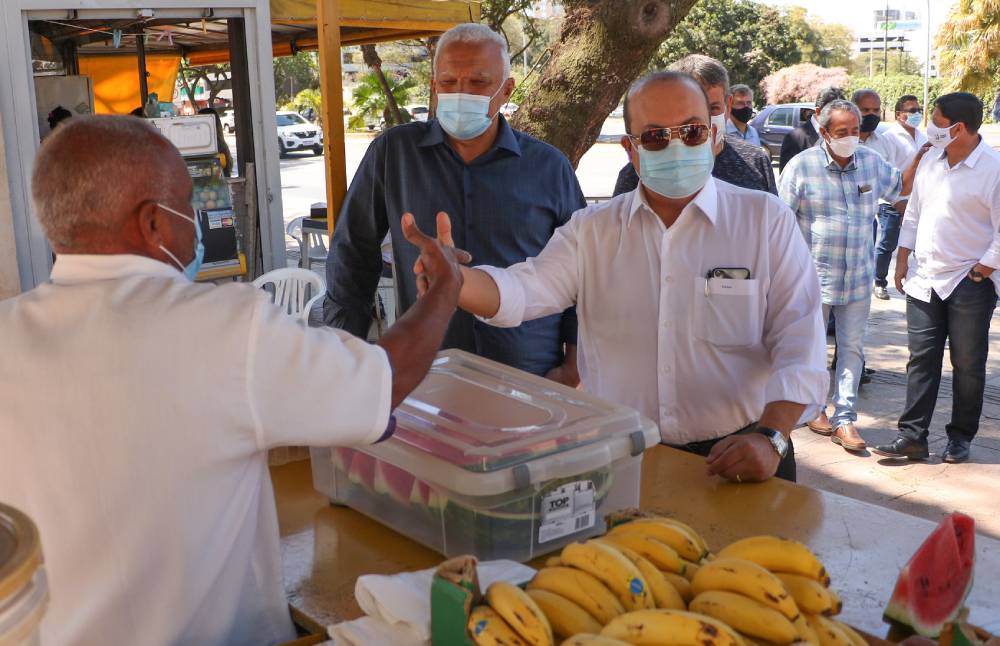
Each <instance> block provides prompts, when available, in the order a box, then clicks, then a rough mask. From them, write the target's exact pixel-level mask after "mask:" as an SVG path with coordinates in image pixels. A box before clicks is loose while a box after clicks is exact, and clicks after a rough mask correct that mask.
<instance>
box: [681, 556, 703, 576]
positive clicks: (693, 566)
mask: <svg viewBox="0 0 1000 646" xmlns="http://www.w3.org/2000/svg"><path fill="white" fill-rule="evenodd" d="M681 563H682V564H683V565H684V572H682V574H683V575H684V576H685V577H686V578H687V580H688V581H694V575H695V574H698V570H700V569H701V564H700V563H692V562H691V561H688V560H687V559H681Z"/></svg>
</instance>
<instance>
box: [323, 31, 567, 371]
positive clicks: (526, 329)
mask: <svg viewBox="0 0 1000 646" xmlns="http://www.w3.org/2000/svg"><path fill="white" fill-rule="evenodd" d="M433 64H434V78H433V80H432V82H431V87H432V90H433V96H434V101H435V106H434V107H435V118H434V119H431V120H429V121H427V122H419V121H415V122H412V123H408V124H405V125H402V126H397V127H395V128H392V129H390V130H388V131H386V132H385V133H383V134H382V136H380V137H379V138H377V139H376V140H375V141H373V142H372V144H371V145H370V146H369V147H368V152H367V153H366V154H365V158H364V159H363V160H362V162H361V166H360V167H359V168H358V171H357V174H355V176H354V180H353V181H352V182H351V187H350V190H348V192H347V198H346V199H345V201H344V205H343V207H342V208H341V210H340V218H339V220H338V221H337V228H336V231H335V232H334V235H333V241H332V244H331V246H330V256H329V260H328V261H327V264H326V271H327V285H328V292H327V299H326V302H325V304H324V316H325V320H326V323H327V324H328V325H332V326H334V327H339V328H342V329H344V330H347V331H348V332H351V333H353V334H357V335H359V336H363V335H365V334H366V333H367V331H368V327H369V325H370V323H371V318H372V301H373V298H374V295H375V289H376V286H377V284H378V281H379V277H380V276H381V273H382V253H381V243H382V241H383V239H384V238H385V236H386V232H389V234H390V236H391V238H392V248H393V257H394V258H393V260H394V262H393V265H394V267H395V274H396V294H397V296H398V299H399V307H400V309H401V310H403V311H406V310H407V309H409V308H410V307H412V306H413V303H414V302H416V299H417V282H416V276H415V275H414V273H413V263H414V261H415V260H416V254H415V253H413V250H412V249H411V248H409V246H408V245H406V244H404V243H403V232H402V228H401V226H400V222H401V220H400V218H401V216H402V215H403V213H406V212H410V213H413V215H414V217H416V219H417V222H418V223H419V224H420V227H421V228H422V229H424V230H425V231H427V230H432V229H433V228H434V225H435V216H436V214H437V213H439V212H441V211H444V212H447V213H448V214H449V215H450V216H451V223H452V235H453V236H454V238H455V243H456V244H457V245H458V246H459V247H460V248H463V249H466V250H468V251H469V252H470V253H471V254H472V256H473V257H474V258H475V259H476V261H477V262H483V263H487V264H490V265H496V266H500V267H507V266H509V265H512V264H515V263H518V262H521V261H523V260H524V259H525V258H528V257H530V256H534V255H536V254H537V253H538V252H540V251H541V250H542V248H543V247H544V246H545V243H546V242H548V240H549V238H551V237H552V234H553V233H554V232H555V230H556V229H557V228H559V227H560V226H562V225H563V224H566V222H568V221H569V218H570V216H571V215H572V214H573V212H574V211H576V210H577V209H579V208H582V207H583V206H584V205H585V201H584V199H583V192H582V191H581V190H580V185H579V183H578V182H577V179H576V173H575V172H574V170H573V167H572V165H570V163H569V160H567V159H566V157H565V156H564V155H563V154H562V153H561V152H559V151H558V150H556V149H555V148H553V147H552V146H550V145H548V144H546V143H543V142H541V141H539V140H537V139H535V138H534V137H531V136H529V135H527V134H525V133H523V132H518V131H517V130H514V129H513V128H511V127H510V125H509V124H508V123H507V121H506V119H504V117H503V116H502V115H501V114H500V108H501V106H503V105H504V104H505V103H506V102H507V101H508V100H509V99H510V95H511V92H513V91H514V79H512V78H511V77H510V58H509V56H508V53H507V44H506V42H505V41H504V39H503V37H502V36H500V35H499V34H497V33H496V32H495V31H493V30H491V29H490V28H489V27H487V26H485V25H480V24H472V23H469V24H463V25H459V26H457V27H454V28H453V29H450V30H449V31H447V32H445V33H444V35H443V36H441V39H440V40H439V41H438V44H437V50H436V52H435V55H434V63H433ZM444 347H446V348H460V349H462V350H466V351H468V352H473V353H475V354H478V355H480V356H483V357H486V358H488V359H493V360H495V361H499V362H501V363H505V364H507V365H509V366H513V367H514V368H519V369H521V370H526V371H528V372H531V373H534V374H536V375H539V376H547V377H549V378H550V379H554V380H556V381H559V382H562V383H565V384H568V385H571V386H576V385H577V384H578V383H579V375H578V374H577V369H576V313H575V310H574V309H572V308H570V309H568V310H566V311H565V312H560V313H556V314H553V315H551V316H548V317H545V318H544V319H541V320H537V321H532V322H530V323H526V324H524V325H521V326H519V327H517V328H513V329H507V330H500V329H496V328H491V327H490V326H488V325H485V324H483V323H480V322H478V321H476V320H475V318H474V317H472V316H471V315H469V314H467V313H465V312H458V313H456V314H455V317H454V318H453V320H452V322H451V326H450V327H449V329H448V334H447V336H446V337H445V340H444Z"/></svg>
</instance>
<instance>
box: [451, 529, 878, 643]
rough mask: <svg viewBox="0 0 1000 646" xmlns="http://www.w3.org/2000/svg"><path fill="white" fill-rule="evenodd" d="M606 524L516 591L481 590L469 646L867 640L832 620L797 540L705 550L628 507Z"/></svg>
mask: <svg viewBox="0 0 1000 646" xmlns="http://www.w3.org/2000/svg"><path fill="white" fill-rule="evenodd" d="M608 524H609V525H610V529H609V531H608V532H607V533H606V534H604V535H603V536H600V537H596V538H592V539H590V540H587V541H584V542H577V543H570V544H569V545H566V546H565V547H564V548H563V549H562V552H561V553H560V554H559V556H558V557H551V558H549V559H547V560H546V563H545V566H544V567H543V568H541V569H540V570H539V571H538V572H537V574H536V575H535V577H534V578H533V579H532V580H531V581H530V582H528V583H527V585H526V590H524V591H522V590H521V589H520V588H517V587H515V586H512V585H509V584H494V585H492V586H490V589H489V590H488V591H487V593H486V596H485V601H486V603H485V605H483V606H477V607H476V608H475V609H474V611H473V614H472V616H471V617H470V619H469V635H470V637H471V639H472V640H473V643H475V644H533V645H536V646H541V645H546V644H552V645H553V646H554V645H555V644H563V646H575V645H579V646H586V645H588V644H593V645H595V646H599V645H602V644H604V645H615V644H619V645H620V644H656V645H664V644H669V645H673V646H760V645H763V644H766V645H768V646H791V645H792V644H796V645H799V644H812V645H814V646H863V645H864V644H865V643H866V642H865V640H864V639H863V638H862V637H861V636H860V635H859V634H858V633H857V631H855V630H854V629H853V628H851V627H850V626H848V625H846V624H844V623H842V622H840V621H838V620H837V619H836V615H837V614H838V613H839V612H840V610H841V607H842V604H841V602H840V597H839V595H837V594H836V592H834V591H833V590H831V589H830V587H829V585H830V576H829V573H828V572H827V570H826V568H825V566H824V565H823V563H822V561H820V559H819V558H817V557H816V555H815V554H813V552H812V551H811V550H809V548H808V547H806V546H805V545H803V544H802V543H799V542H796V541H790V540H787V539H782V538H778V537H775V536H752V537H748V538H744V539H741V540H738V541H736V542H734V543H731V544H730V545H728V546H726V547H724V548H723V549H721V550H720V551H719V552H718V553H717V554H713V553H712V552H711V551H710V549H709V546H708V545H707V543H706V542H705V540H704V539H703V538H702V537H701V536H700V535H699V534H698V533H697V532H696V531H695V530H694V529H693V528H691V527H690V526H689V525H686V524H683V523H680V522H678V521H676V520H674V519H671V518H661V517H656V516H650V515H648V514H645V513H642V512H636V511H626V512H619V513H616V514H612V515H610V516H609V518H608ZM487 610H491V611H492V614H490V613H489V612H486V611H487ZM543 619H544V621H543ZM499 622H504V623H503V624H500V625H498V624H499Z"/></svg>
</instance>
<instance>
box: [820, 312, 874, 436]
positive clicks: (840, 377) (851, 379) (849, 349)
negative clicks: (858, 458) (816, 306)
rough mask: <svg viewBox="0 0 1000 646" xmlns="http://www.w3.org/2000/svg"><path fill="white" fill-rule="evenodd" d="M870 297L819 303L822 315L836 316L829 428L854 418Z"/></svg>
mask: <svg viewBox="0 0 1000 646" xmlns="http://www.w3.org/2000/svg"><path fill="white" fill-rule="evenodd" d="M871 304H872V302H871V299H870V298H863V299H861V300H860V301H854V302H853V303H848V304H847V305H823V318H824V320H829V318H830V314H831V312H832V313H833V315H834V316H835V317H836V318H837V334H836V338H837V363H836V365H834V367H833V370H834V377H835V379H834V383H835V390H834V393H833V406H834V411H833V417H831V418H830V423H831V424H833V428H837V427H838V426H843V425H844V424H850V423H853V422H856V421H857V420H858V413H857V412H856V411H855V410H854V406H855V404H856V403H857V400H858V386H860V385H861V373H862V370H863V369H864V365H865V332H867V331H868V311H869V310H870V309H871Z"/></svg>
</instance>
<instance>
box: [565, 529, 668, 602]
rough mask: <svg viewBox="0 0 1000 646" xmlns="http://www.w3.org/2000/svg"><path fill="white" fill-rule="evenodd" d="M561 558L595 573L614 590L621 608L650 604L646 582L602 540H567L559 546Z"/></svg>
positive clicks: (629, 562) (567, 563) (635, 569)
mask: <svg viewBox="0 0 1000 646" xmlns="http://www.w3.org/2000/svg"><path fill="white" fill-rule="evenodd" d="M561 558H562V561H563V563H564V564H566V565H569V566H570V567H575V568H579V569H581V570H583V571H584V572H588V573H590V574H592V575H594V576H595V577H597V578H598V579H599V580H600V581H601V582H603V583H604V585H606V586H608V588H609V589H610V590H611V591H612V592H614V593H615V595H616V596H617V597H618V600H619V601H620V602H621V604H622V605H623V606H624V607H625V610H640V609H642V608H652V607H654V601H653V595H652V593H651V592H650V590H649V584H648V583H646V580H645V579H643V578H642V573H640V572H639V568H637V567H636V566H635V565H633V564H632V561H630V560H628V559H627V558H625V557H624V556H623V555H622V554H621V552H618V551H616V550H614V549H612V548H611V547H609V546H607V545H605V544H604V543H598V542H597V541H587V542H586V543H570V544H569V545H567V546H566V547H564V548H563V551H562V555H561Z"/></svg>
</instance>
